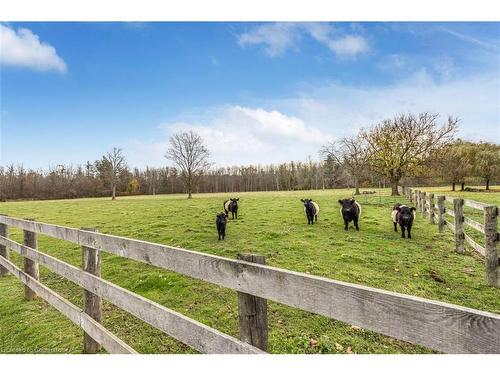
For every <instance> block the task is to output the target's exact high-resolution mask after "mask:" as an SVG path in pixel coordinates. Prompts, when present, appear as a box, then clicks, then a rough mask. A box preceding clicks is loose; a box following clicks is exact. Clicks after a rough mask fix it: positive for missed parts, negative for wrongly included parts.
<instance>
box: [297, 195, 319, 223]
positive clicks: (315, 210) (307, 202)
mask: <svg viewBox="0 0 500 375" xmlns="http://www.w3.org/2000/svg"><path fill="white" fill-rule="evenodd" d="M300 201H301V202H304V212H305V213H306V217H307V224H314V221H318V214H319V205H318V204H317V203H316V202H314V201H313V200H312V199H301V200H300Z"/></svg>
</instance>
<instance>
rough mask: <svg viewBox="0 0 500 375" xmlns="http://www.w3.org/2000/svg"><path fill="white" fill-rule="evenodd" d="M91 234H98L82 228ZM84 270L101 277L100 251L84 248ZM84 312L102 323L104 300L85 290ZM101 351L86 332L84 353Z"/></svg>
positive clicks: (94, 230) (90, 229)
mask: <svg viewBox="0 0 500 375" xmlns="http://www.w3.org/2000/svg"><path fill="white" fill-rule="evenodd" d="M81 229H82V230H85V231H89V232H97V230H96V229H95V228H81ZM82 263H83V270H84V271H85V272H88V273H91V274H92V275H95V276H98V277H101V254H100V252H99V250H97V249H93V248H91V247H86V246H82ZM83 303H84V310H85V313H86V314H87V315H89V316H90V317H92V318H93V319H94V320H95V321H96V322H99V323H101V321H102V300H101V297H99V296H97V295H95V294H94V293H92V292H90V291H88V290H86V289H84V290H83ZM99 350H101V346H100V345H99V343H97V341H95V340H94V339H93V338H92V337H90V336H89V335H88V334H87V333H86V332H84V333H83V352H84V353H86V354H95V353H97V352H99Z"/></svg>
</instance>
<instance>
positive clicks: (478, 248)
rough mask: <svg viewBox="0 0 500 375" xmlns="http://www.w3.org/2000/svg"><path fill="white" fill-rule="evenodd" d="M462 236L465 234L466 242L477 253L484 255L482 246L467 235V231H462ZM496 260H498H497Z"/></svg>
mask: <svg viewBox="0 0 500 375" xmlns="http://www.w3.org/2000/svg"><path fill="white" fill-rule="evenodd" d="M464 236H465V240H466V241H467V243H468V244H469V245H470V246H471V247H472V248H473V249H474V250H476V251H477V252H478V253H479V254H481V255H482V256H484V247H482V246H481V245H479V244H478V243H477V242H476V241H474V240H473V239H472V237H471V236H469V235H468V234H467V233H465V232H464ZM497 262H498V260H497Z"/></svg>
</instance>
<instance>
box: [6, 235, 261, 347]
mask: <svg viewBox="0 0 500 375" xmlns="http://www.w3.org/2000/svg"><path fill="white" fill-rule="evenodd" d="M0 243H2V244H5V245H7V246H9V247H10V249H11V250H13V251H15V252H17V253H19V254H21V255H22V256H24V257H29V258H30V259H32V260H34V261H36V262H39V263H40V264H42V265H43V266H45V267H47V268H48V269H50V270H51V271H52V272H55V273H57V274H58V275H60V276H63V277H65V278H67V279H68V280H70V281H72V282H74V283H75V284H77V285H79V286H81V287H82V288H85V289H86V290H91V291H92V292H93V293H94V294H96V295H98V296H100V297H102V298H104V299H106V300H108V301H109V302H111V303H113V304H114V305H116V306H118V307H119V308H121V309H123V310H125V311H127V312H129V313H131V314H132V315H134V316H136V317H138V318H139V319H141V320H143V321H145V322H146V323H148V324H150V325H152V326H153V327H156V328H158V329H160V330H162V331H163V332H165V333H167V334H168V335H170V336H172V337H174V338H176V339H177V340H179V341H181V342H183V343H185V344H186V345H189V346H191V347H192V348H194V349H196V350H199V351H200V352H202V353H220V354H223V353H226V354H231V353H234V354H236V353H243V354H253V353H264V352H263V351H261V350H260V349H258V348H255V347H253V346H251V345H249V344H247V343H244V342H241V341H240V340H238V339H236V338H234V337H231V336H229V335H226V334H224V333H222V332H219V331H217V330H215V329H213V328H211V327H208V326H206V325H204V324H202V323H199V322H197V321H195V320H193V319H191V318H188V317H186V316H184V315H182V314H179V313H178V312H176V311H173V310H170V309H168V308H166V307H165V306H162V305H160V304H158V303H156V302H153V301H150V300H148V299H147V298H144V297H142V296H140V295H138V294H136V293H133V292H131V291H129V290H127V289H124V288H122V287H119V286H118V285H115V284H113V283H110V282H108V281H106V280H103V279H101V278H99V277H97V276H94V275H92V274H90V273H87V272H84V271H82V270H81V269H79V268H77V267H74V266H72V265H70V264H67V263H65V262H62V261H60V260H58V259H56V258H54V257H51V256H50V255H47V254H44V253H42V252H40V251H37V250H34V249H31V248H29V247H27V246H23V245H21V244H19V243H17V242H15V241H12V240H9V239H6V238H3V237H0Z"/></svg>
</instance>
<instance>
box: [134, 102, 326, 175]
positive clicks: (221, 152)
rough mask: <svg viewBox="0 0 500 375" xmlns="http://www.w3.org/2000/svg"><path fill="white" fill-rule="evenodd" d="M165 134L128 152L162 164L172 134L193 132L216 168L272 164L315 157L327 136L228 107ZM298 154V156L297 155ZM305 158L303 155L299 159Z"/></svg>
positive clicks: (268, 114)
mask: <svg viewBox="0 0 500 375" xmlns="http://www.w3.org/2000/svg"><path fill="white" fill-rule="evenodd" d="M161 127H162V129H164V130H166V132H167V134H166V135H165V140H162V141H160V142H139V141H134V142H132V143H131V145H130V151H127V152H131V153H132V157H133V158H134V159H136V158H137V156H140V155H149V156H146V157H143V156H142V157H141V159H142V160H140V161H139V164H143V162H144V161H147V160H149V163H150V164H151V160H154V162H157V163H158V164H165V163H166V160H165V159H164V158H163V154H164V153H165V151H166V150H167V148H168V142H167V141H166V139H167V138H168V137H169V136H170V135H171V134H173V133H176V132H180V131H187V130H193V131H196V132H197V133H198V134H200V135H201V136H202V137H203V139H204V140H205V142H206V144H207V147H208V148H209V150H210V152H211V154H212V159H213V160H214V161H215V162H216V163H217V165H218V166H225V165H234V164H248V163H254V164H257V163H275V162H283V161H289V160H294V159H297V158H299V159H303V158H305V157H306V156H308V155H311V156H312V157H315V156H316V155H317V152H318V149H319V147H320V146H321V145H322V144H323V143H324V142H325V141H326V140H328V139H330V138H331V137H330V135H328V134H327V133H324V132H322V131H320V130H319V129H316V128H314V127H311V126H307V125H306V124H305V123H304V121H302V120H301V119H299V118H297V117H293V116H288V115H286V114H284V113H281V112H279V111H276V110H273V111H267V110H265V109H262V108H248V107H242V106H231V107H225V108H221V109H219V110H217V111H211V118H209V119H207V120H206V121H205V122H200V123H196V122H173V123H167V124H164V125H162V126H161ZM299 150H300V152H298V151H299ZM302 154H304V155H302Z"/></svg>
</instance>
